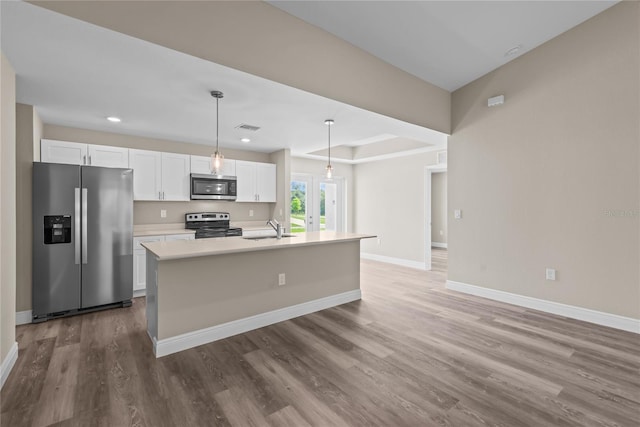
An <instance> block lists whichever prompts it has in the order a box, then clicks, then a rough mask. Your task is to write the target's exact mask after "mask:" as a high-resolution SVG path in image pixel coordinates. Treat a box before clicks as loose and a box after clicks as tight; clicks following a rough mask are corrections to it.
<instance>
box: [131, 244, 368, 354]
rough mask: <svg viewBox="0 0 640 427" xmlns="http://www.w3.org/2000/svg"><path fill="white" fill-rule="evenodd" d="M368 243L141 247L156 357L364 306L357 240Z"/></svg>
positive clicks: (148, 310)
mask: <svg viewBox="0 0 640 427" xmlns="http://www.w3.org/2000/svg"><path fill="white" fill-rule="evenodd" d="M370 237H374V236H370V235H363V234H353V233H337V232H329V231H321V232H309V233H297V234H295V235H294V237H283V238H282V239H280V240H278V239H275V238H268V239H245V238H242V237H222V238H214V239H199V240H184V241H173V242H153V243H143V244H142V245H143V246H144V247H145V248H146V249H147V331H148V333H149V336H150V337H151V340H152V341H153V348H154V353H155V355H156V357H162V356H165V355H168V354H171V353H175V352H178V351H182V350H185V349H188V348H192V347H195V346H198V345H202V344H206V343H208V342H212V341H216V340H219V339H222V338H226V337H229V336H232V335H236V334H239V333H242V332H246V331H250V330H253V329H257V328H260V327H263V326H267V325H270V324H273V323H277V322H281V321H283V320H287V319H291V318H293V317H297V316H301V315H304V314H308V313H312V312H314V311H318V310H323V309H326V308H329V307H334V306H336V305H340V304H345V303H347V302H351V301H355V300H358V299H360V295H361V294H360V240H361V239H365V238H370ZM283 282H284V283H283Z"/></svg>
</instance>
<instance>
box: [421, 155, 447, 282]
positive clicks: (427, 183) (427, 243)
mask: <svg viewBox="0 0 640 427" xmlns="http://www.w3.org/2000/svg"><path fill="white" fill-rule="evenodd" d="M446 171H447V165H432V166H425V167H424V194H425V196H424V265H425V270H431V180H432V175H433V174H434V173H442V172H446Z"/></svg>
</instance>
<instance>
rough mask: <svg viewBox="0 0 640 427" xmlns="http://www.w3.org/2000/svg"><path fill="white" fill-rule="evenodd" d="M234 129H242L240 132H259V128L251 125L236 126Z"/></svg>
mask: <svg viewBox="0 0 640 427" xmlns="http://www.w3.org/2000/svg"><path fill="white" fill-rule="evenodd" d="M236 129H242V130H248V131H251V132H255V131H257V130H260V126H252V125H248V124H246V123H243V124H241V125H238V126H236Z"/></svg>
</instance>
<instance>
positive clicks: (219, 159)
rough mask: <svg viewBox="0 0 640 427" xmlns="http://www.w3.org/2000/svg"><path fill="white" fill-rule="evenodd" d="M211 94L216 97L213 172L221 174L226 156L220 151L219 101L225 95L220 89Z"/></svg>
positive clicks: (212, 157) (212, 156)
mask: <svg viewBox="0 0 640 427" xmlns="http://www.w3.org/2000/svg"><path fill="white" fill-rule="evenodd" d="M211 96H213V97H214V98H215V99H216V152H215V153H213V154H212V155H211V173H212V174H214V175H219V174H220V169H222V163H223V162H224V156H223V155H222V153H221V152H220V145H219V125H220V119H219V114H218V103H219V102H220V99H221V98H223V97H224V94H223V93H222V92H220V91H219V90H212V91H211Z"/></svg>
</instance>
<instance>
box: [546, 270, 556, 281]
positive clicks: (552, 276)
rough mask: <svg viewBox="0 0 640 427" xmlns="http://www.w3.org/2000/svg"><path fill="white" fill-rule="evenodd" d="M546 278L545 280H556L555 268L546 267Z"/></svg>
mask: <svg viewBox="0 0 640 427" xmlns="http://www.w3.org/2000/svg"><path fill="white" fill-rule="evenodd" d="M546 278H547V280H556V270H555V268H547V270H546Z"/></svg>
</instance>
